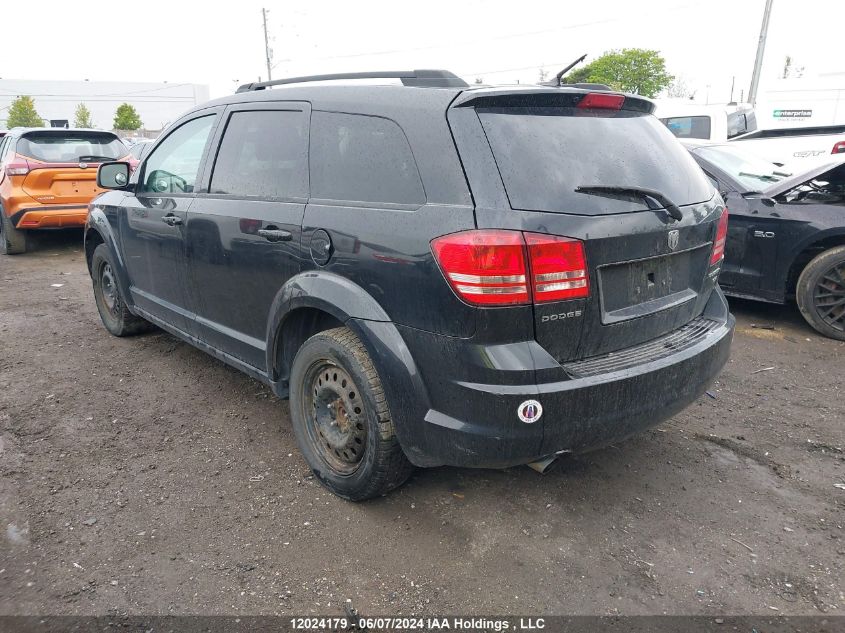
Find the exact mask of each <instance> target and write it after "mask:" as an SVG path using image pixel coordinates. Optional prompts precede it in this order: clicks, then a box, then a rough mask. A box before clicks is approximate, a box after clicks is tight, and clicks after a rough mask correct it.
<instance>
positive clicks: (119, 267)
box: [83, 207, 134, 308]
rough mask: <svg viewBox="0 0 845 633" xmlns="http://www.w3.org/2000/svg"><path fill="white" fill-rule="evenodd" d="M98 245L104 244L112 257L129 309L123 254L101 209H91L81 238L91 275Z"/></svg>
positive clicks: (127, 282) (129, 295)
mask: <svg viewBox="0 0 845 633" xmlns="http://www.w3.org/2000/svg"><path fill="white" fill-rule="evenodd" d="M100 244H105V245H106V247H107V248H108V249H109V251H111V254H112V255H113V256H114V264H115V268H116V270H115V273H116V274H117V276H118V281H119V283H120V287H121V288H122V289H124V290H125V292H124V294H125V295H126V296H125V297H123V300H124V301H125V302H126V305H127V306H129V307H130V308H132V307H133V305H134V304H133V302H132V295H131V293H130V292H129V287H130V283H129V273H128V272H127V270H126V264H125V261H124V259H123V253H122V252H121V250H120V248H119V247H118V241H117V236H115V234H114V231H113V230H112V226H111V224H110V223H109V221H108V218H107V217H106V214H105V213H104V212H103V210H102V209H100V208H98V207H92V208H91V210H90V212H89V213H88V220H87V222H86V223H85V235H84V237H83V249H84V252H85V263H86V265H87V266H88V273H89V274H93V271H92V270H91V262H92V259H93V257H94V251H95V250H96V249H97V246H99V245H100Z"/></svg>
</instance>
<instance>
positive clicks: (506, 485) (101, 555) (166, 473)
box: [0, 233, 845, 615]
mask: <svg viewBox="0 0 845 633" xmlns="http://www.w3.org/2000/svg"><path fill="white" fill-rule="evenodd" d="M58 284H61V286H58ZM732 308H733V311H734V313H735V314H736V316H737V319H738V328H737V336H736V339H735V342H734V347H733V358H732V360H731V362H730V364H729V365H728V366H727V367H726V369H725V371H724V372H723V374H722V376H721V378H720V380H719V381H718V383H717V384H715V385H714V386H713V388H712V390H711V392H710V394H711V395H709V396H704V397H702V398H701V399H700V400H699V401H698V402H696V403H695V404H693V405H692V406H691V407H690V408H689V409H688V410H686V411H685V412H683V413H681V414H680V415H678V416H676V417H675V418H673V419H672V420H670V421H669V422H667V423H665V424H662V425H660V426H659V427H658V428H656V429H654V430H652V431H649V432H646V433H644V434H642V435H640V436H639V437H637V438H634V439H632V440H630V441H627V442H625V443H622V444H619V445H617V446H613V447H610V448H607V449H605V450H602V451H600V452H596V453H592V454H589V455H585V456H581V457H577V458H571V459H567V460H564V461H561V462H559V464H558V465H557V466H556V468H555V469H553V470H552V471H551V472H550V473H548V474H546V475H542V476H541V475H539V474H537V473H536V472H534V471H532V470H530V469H528V468H525V467H520V468H514V469H509V470H504V471H476V470H461V469H456V468H438V469H432V470H420V471H417V473H416V474H415V475H414V476H413V477H412V479H411V480H410V481H409V482H408V484H407V485H405V486H404V487H402V488H401V489H399V490H397V491H396V492H394V493H393V494H391V495H389V496H388V497H385V498H381V499H378V500H375V501H372V502H368V503H363V504H352V503H348V502H345V501H342V500H340V499H338V498H336V497H334V496H332V495H331V494H329V493H328V492H326V491H325V490H324V489H323V488H322V487H320V486H319V485H318V484H317V482H316V481H315V480H314V479H313V478H312V477H311V476H310V473H309V470H308V468H307V467H306V465H305V462H304V461H303V460H302V458H301V457H300V455H299V452H298V450H297V447H296V444H295V441H294V437H293V433H292V430H291V427H290V423H289V420H288V408H287V403H286V402H282V401H279V400H277V399H276V398H275V397H274V396H273V395H272V394H271V393H270V391H269V390H268V389H267V388H265V387H264V386H262V385H261V384H259V383H257V382H255V381H253V380H251V379H250V378H247V377H246V376H244V375H242V374H240V373H238V372H237V371H235V370H233V369H230V368H228V367H227V366H225V365H224V364H222V363H220V362H218V361H216V360H214V359H212V358H211V357H209V356H206V355H205V354H203V353H202V352H200V351H198V350H195V349H193V348H192V347H190V346H188V345H186V344H183V343H181V342H179V341H177V340H176V339H174V338H172V337H171V336H169V335H167V334H164V333H161V332H157V333H153V334H149V335H144V336H140V337H136V338H126V339H117V338H114V337H112V336H110V335H109V334H107V333H106V331H105V330H104V329H103V327H102V326H101V324H100V320H99V317H98V315H97V311H96V309H95V307H94V302H93V300H92V295H91V284H90V280H89V277H88V273H87V270H86V268H85V262H84V257H83V253H82V250H81V237H80V236H79V235H78V234H74V233H72V234H55V235H52V236H49V237H46V238H43V239H42V240H41V245H40V249H39V250H38V251H37V252H35V253H32V254H29V255H26V256H20V257H3V258H2V259H1V260H0V433H2V435H0V440H1V442H0V528H2V535H0V570H2V571H0V614H47V613H61V614H107V613H113V614H116V613H130V614H171V613H173V614H176V613H178V614H187V613H196V614H257V613H261V614H273V613H282V614H290V613H297V614H308V613H320V614H341V613H342V610H341V604H342V603H343V602H344V601H345V600H346V599H347V598H349V599H351V600H352V601H353V604H354V605H355V607H357V608H358V609H359V611H360V612H361V613H363V614H364V615H377V614H382V615H384V614H409V613H412V612H413V613H420V612H422V613H427V614H450V613H461V614H473V613H475V614H508V613H510V614H531V613H547V614H615V613H623V614H662V613H670V614H725V613H728V614H767V615H772V614H820V613H822V612H824V613H828V614H831V615H832V614H842V613H845V596H843V587H842V580H843V577H845V574H843V570H845V532H844V531H843V528H842V526H843V522H845V512H843V509H845V490H843V489H842V486H841V485H840V487H836V486H835V484H842V483H845V452H843V451H844V450H845V389H843V388H844V387H845V381H843V377H845V363H843V359H845V344H843V343H837V342H835V341H831V340H827V339H824V338H821V337H820V336H817V335H816V334H815V333H814V332H813V331H812V330H811V329H810V328H809V327H808V326H806V325H805V324H804V323H803V321H802V320H801V319H800V318H799V316H798V315H797V311H796V309H794V308H792V307H783V308H782V307H777V306H766V305H762V304H754V303H749V302H740V301H736V302H733V303H732ZM752 324H756V325H768V326H774V329H759V328H754V327H752ZM643 396H644V397H647V396H648V394H643Z"/></svg>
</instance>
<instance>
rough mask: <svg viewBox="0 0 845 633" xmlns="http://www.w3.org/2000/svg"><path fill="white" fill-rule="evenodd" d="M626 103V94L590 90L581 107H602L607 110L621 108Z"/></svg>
mask: <svg viewBox="0 0 845 633" xmlns="http://www.w3.org/2000/svg"><path fill="white" fill-rule="evenodd" d="M624 103H625V95H615V94H610V93H606V92H588V93H587V94H585V95H584V97H583V98H582V99H581V101H579V102H578V107H579V108H602V109H605V110H621V109H622V105H623V104H624Z"/></svg>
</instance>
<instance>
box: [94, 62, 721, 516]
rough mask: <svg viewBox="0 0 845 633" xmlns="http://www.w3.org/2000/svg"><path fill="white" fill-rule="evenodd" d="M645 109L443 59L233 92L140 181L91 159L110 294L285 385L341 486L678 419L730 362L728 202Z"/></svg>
mask: <svg viewBox="0 0 845 633" xmlns="http://www.w3.org/2000/svg"><path fill="white" fill-rule="evenodd" d="M356 78H369V79H374V78H377V79H378V78H392V83H391V82H382V83H385V84H386V85H364V84H362V83H361V82H348V81H347V82H343V81H337V80H344V79H356ZM316 80H319V81H320V83H314V82H315V81H316ZM327 80H335V81H327ZM397 80H401V83H400V81H397ZM372 83H373V82H371V84H372ZM393 84H395V85H393ZM271 87H272V88H273V89H269V88H271ZM652 109H653V105H652V104H651V103H650V102H649V101H647V100H645V99H643V98H641V97H638V96H635V95H627V94H618V93H614V92H611V91H610V90H604V89H602V88H601V87H600V86H599V87H596V86H587V85H585V86H581V87H579V86H578V85H577V84H575V85H574V86H565V87H552V86H533V87H526V86H516V87H474V88H470V87H469V86H467V85H466V84H465V83H463V82H462V81H461V80H460V79H458V78H457V77H456V76H455V75H452V74H451V73H448V72H445V71H430V70H429V71H408V72H397V73H357V74H346V75H330V76H327V75H322V76H317V77H299V78H295V79H285V80H279V81H273V82H266V83H259V84H249V85H246V86H243V87H241V88H240V89H239V90H238V92H237V94H235V95H233V96H231V97H226V98H224V99H219V100H217V101H212V102H210V103H207V104H205V105H202V106H199V107H197V108H195V109H194V110H192V111H190V112H189V113H187V114H186V115H185V116H183V117H182V118H181V119H179V120H178V121H176V122H175V123H174V124H172V125H171V126H170V127H169V128H168V129H167V130H166V131H165V133H164V134H163V135H162V136H161V137H160V138H159V139H158V140H157V142H156V143H155V145H154V146H153V147H152V148H151V149H150V150H149V151H148V152H147V154H146V155H145V157H144V159H143V161H142V162H141V164H140V165H139V166H138V168H137V169H136V170H135V171H134V172H133V171H132V170H130V167H129V165H128V164H127V163H121V162H112V163H104V164H103V165H101V166H100V169H99V173H98V182H99V185H100V186H101V187H104V188H107V189H111V190H112V191H107V192H106V193H104V194H103V195H101V196H100V197H99V198H97V199H95V200H94V201H93V202H92V203H91V206H90V215H89V219H88V224H87V227H86V233H85V253H86V256H87V260H88V266H89V269H90V271H91V276H92V278H93V284H94V296H95V299H96V303H97V308H98V309H99V312H100V315H101V316H102V320H103V323H104V324H105V327H106V329H108V330H109V332H111V333H112V334H114V335H116V336H126V335H129V334H134V333H137V332H140V331H142V330H145V329H147V328H148V327H149V325H150V324H155V325H157V326H159V327H160V328H163V329H164V330H166V331H168V332H170V333H171V334H173V335H175V336H177V337H179V338H181V339H183V340H185V341H187V342H189V343H191V344H192V345H195V346H197V347H199V348H200V349H202V350H205V351H206V352H208V353H209V354H211V355H213V356H215V357H216V358H218V359H220V360H222V361H224V362H226V363H229V364H230V365H233V366H235V367H237V368H239V369H241V370H242V371H244V372H245V373H247V374H249V375H250V376H252V377H254V378H256V379H257V380H260V381H262V382H264V383H266V384H267V385H269V386H270V387H271V388H272V389H273V391H274V392H275V393H276V394H278V395H279V396H280V397H289V398H290V414H291V420H292V423H293V428H294V431H295V433H296V437H297V440H298V443H299V446H300V449H301V450H302V453H303V455H304V457H305V459H306V460H307V462H308V464H309V465H310V467H311V468H312V469H313V471H314V473H315V474H316V476H317V477H318V478H319V480H320V481H321V482H322V483H323V484H324V485H325V486H326V487H328V488H329V489H330V490H332V491H333V492H334V493H336V494H338V495H340V496H342V497H345V498H347V499H353V500H361V499H367V498H370V497H373V496H376V495H381V494H384V493H385V492H387V491H389V490H391V489H392V488H395V487H396V486H399V485H400V484H402V482H403V481H405V480H406V479H407V477H408V476H409V474H410V473H411V471H412V469H413V467H414V466H437V465H442V464H450V465H456V466H469V467H497V468H498V467H507V466H512V465H516V464H528V463H530V464H532V465H534V467H536V468H542V467H544V466H545V465H546V464H548V463H549V462H551V461H552V460H553V459H554V458H555V457H556V456H558V455H560V454H563V453H577V452H583V451H587V450H590V449H593V448H597V447H600V446H602V445H606V444H608V443H610V442H612V441H614V440H617V439H620V438H622V437H625V436H627V435H630V434H632V433H635V432H637V431H639V430H641V429H643V428H646V427H648V426H651V425H654V424H656V423H658V422H660V421H662V420H665V419H666V418H668V417H669V416H672V415H673V414H675V413H677V412H678V411H680V410H681V409H682V408H684V407H685V406H687V405H688V404H689V403H690V402H692V401H693V400H695V399H696V398H697V397H698V396H700V395H701V394H702V393H703V392H704V390H705V389H706V388H707V386H708V384H709V383H710V382H711V381H712V380H713V378H714V377H715V376H716V374H717V373H718V372H719V370H720V369H721V368H722V366H723V365H724V363H725V362H726V360H727V358H728V352H729V347H730V341H731V337H732V334H733V326H734V320H733V317H732V316H731V315H730V313H729V311H728V306H727V304H726V302H725V299H724V296H723V295H722V292H721V291H720V290H719V287H718V286H717V283H716V282H717V277H718V275H719V269H720V266H721V264H722V256H723V252H724V248H725V234H726V231H727V219H728V215H727V211H726V209H725V207H724V205H723V203H722V200H721V198H720V197H719V194H718V193H716V191H714V189H713V187H712V186H711V184H710V182H709V180H708V179H707V178H706V177H705V176H704V175H703V174H702V172H701V170H700V169H699V168H698V166H697V165H696V164H695V162H694V161H693V159H692V158H691V157H690V155H689V154H688V153H687V151H686V150H685V149H684V148H683V147H682V146H681V145H680V144H679V143H678V142H677V141H676V140H675V138H674V137H673V136H672V133H671V132H670V131H669V130H668V129H666V127H665V126H663V125H662V124H661V123H660V121H659V120H658V119H656V118H655V117H654V116H652V114H651V112H652Z"/></svg>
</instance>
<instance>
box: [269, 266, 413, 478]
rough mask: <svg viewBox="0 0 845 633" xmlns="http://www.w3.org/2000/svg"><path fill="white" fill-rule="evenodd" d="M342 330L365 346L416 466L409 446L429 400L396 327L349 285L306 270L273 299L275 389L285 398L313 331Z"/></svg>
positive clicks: (402, 441) (365, 295)
mask: <svg viewBox="0 0 845 633" xmlns="http://www.w3.org/2000/svg"><path fill="white" fill-rule="evenodd" d="M339 326H346V327H348V328H349V329H351V330H352V331H353V332H354V333H355V335H356V336H357V337H358V338H359V339H360V340H361V342H362V343H363V344H364V347H365V348H366V349H367V352H368V353H369V355H370V357H371V359H372V361H373V364H374V366H375V368H376V371H377V372H378V373H379V376H380V377H381V379H382V385H383V388H384V391H385V394H386V396H387V400H388V403H389V405H390V411H391V417H392V419H393V422H394V426H395V428H396V434H397V437H398V438H399V442H400V444H401V445H402V448H403V450H404V451H405V453H406V455H407V456H408V458H409V459H410V460H411V461H412V462H414V463H415V464H417V465H425V464H422V463H420V460H419V459H415V450H414V447H415V446H416V445H417V443H418V442H417V440H416V437H417V434H418V433H419V427H420V426H421V425H422V424H423V420H424V417H425V413H426V411H427V410H428V402H429V400H428V395H427V392H426V388H425V385H424V383H423V381H422V378H421V376H420V372H419V371H418V369H417V367H416V364H415V362H414V360H413V358H412V356H411V353H410V351H409V350H408V348H407V346H406V344H405V341H404V340H403V338H402V336H401V334H400V333H399V330H398V329H397V327H396V326H395V325H394V324H393V323H392V321H391V320H390V318H389V317H388V315H387V313H386V312H385V311H384V309H383V308H382V307H381V306H380V305H379V304H378V302H377V301H376V299H375V298H374V297H373V296H372V295H370V294H369V293H368V292H367V291H366V290H365V289H364V288H362V287H361V286H359V285H358V284H356V283H354V282H352V281H351V280H349V279H347V278H345V277H341V276H339V275H336V274H333V273H327V272H322V271H309V272H306V273H301V274H299V275H297V276H296V277H294V278H292V279H291V280H290V281H288V283H287V284H285V286H284V287H283V288H282V290H281V291H280V292H279V293H278V295H277V296H276V300H275V302H274V309H273V310H272V311H271V318H270V320H269V323H268V338H267V367H268V373H269V377H270V380H271V384H273V385H274V389H275V391H276V393H277V394H279V395H287V394H288V389H289V377H290V368H291V365H292V364H293V359H294V357H295V356H296V352H297V351H298V350H299V347H300V346H301V345H302V344H303V343H304V342H305V341H306V340H308V338H310V337H311V336H313V335H314V334H317V333H318V332H321V331H324V330H328V329H332V328H334V327H339Z"/></svg>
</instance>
